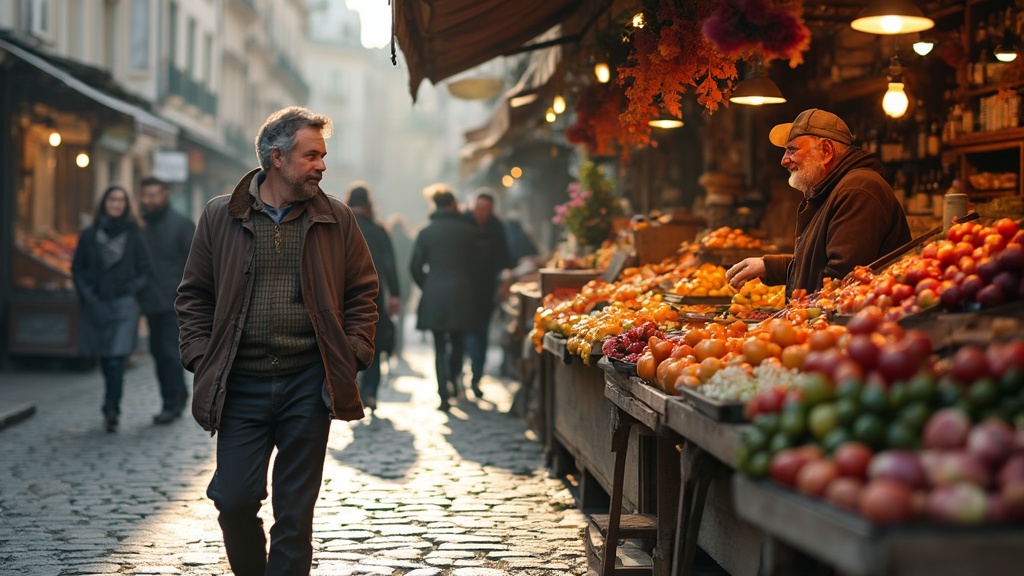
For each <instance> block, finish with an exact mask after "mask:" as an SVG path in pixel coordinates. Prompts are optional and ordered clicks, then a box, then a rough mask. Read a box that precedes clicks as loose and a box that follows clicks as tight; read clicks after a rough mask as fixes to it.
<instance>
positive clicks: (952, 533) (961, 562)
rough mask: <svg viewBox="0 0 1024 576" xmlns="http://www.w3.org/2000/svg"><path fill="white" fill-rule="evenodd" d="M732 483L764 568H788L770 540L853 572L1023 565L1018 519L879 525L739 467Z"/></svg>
mask: <svg viewBox="0 0 1024 576" xmlns="http://www.w3.org/2000/svg"><path fill="white" fill-rule="evenodd" d="M733 490H734V494H735V498H736V510H737V512H738V513H739V514H740V516H741V517H743V518H744V519H746V520H748V521H749V522H751V523H752V524H754V525H756V526H758V527H759V528H760V529H761V530H763V531H764V532H765V534H766V536H767V538H768V539H769V542H767V543H766V547H765V551H766V553H765V554H764V570H763V573H765V574H779V573H786V574H788V573H792V568H791V567H790V566H787V565H786V560H787V558H786V557H785V554H784V552H785V550H780V549H779V547H777V546H775V545H774V542H772V541H771V540H774V539H777V540H778V541H781V542H783V543H785V544H788V545H791V546H793V547H794V548H796V549H798V550H800V551H801V552H803V553H806V554H807V555H809V556H811V557H813V558H816V559H818V560H820V561H821V562H824V563H825V564H828V565H830V566H833V567H835V569H836V570H837V571H839V572H841V573H843V574H850V575H852V576H862V575H863V576H867V575H869V574H891V575H893V576H918V575H920V576H940V575H944V574H949V575H951V576H952V575H956V576H960V575H964V574H984V575H985V576H1001V575H1004V574H1005V575H1007V576H1009V575H1011V574H1013V575H1017V574H1021V573H1022V570H1024V569H1022V567H1021V560H1022V559H1024V529H1022V528H1021V527H1020V526H976V527H971V526H946V525H936V524H927V525H925V524H918V525H906V526H891V527H885V526H878V525H875V524H872V523H871V522H868V521H867V520H865V519H864V518H862V517H861V516H859V515H856V514H853V513H850V512H846V511H843V510H841V509H839V508H836V507H834V506H831V505H828V504H825V503H824V502H820V501H817V500H812V499H810V498H807V497H804V496H802V495H800V494H798V493H796V492H794V491H792V490H788V489H786V488H783V487H781V486H776V485H774V484H771V483H770V482H769V481H756V480H752V479H750V478H747V477H745V476H742V475H740V474H737V475H736V476H735V477H734V479H733ZM780 519H785V521H780ZM777 552H779V553H778V554H777Z"/></svg>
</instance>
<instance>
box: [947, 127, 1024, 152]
mask: <svg viewBox="0 0 1024 576" xmlns="http://www.w3.org/2000/svg"><path fill="white" fill-rule="evenodd" d="M1013 140H1024V127H1017V128H1005V129H1003V130H989V131H986V132H971V133H970V134H965V135H963V136H961V137H959V138H957V139H956V140H950V141H949V142H947V143H946V148H965V147H967V146H978V145H983V144H996V143H1002V142H1009V141H1013Z"/></svg>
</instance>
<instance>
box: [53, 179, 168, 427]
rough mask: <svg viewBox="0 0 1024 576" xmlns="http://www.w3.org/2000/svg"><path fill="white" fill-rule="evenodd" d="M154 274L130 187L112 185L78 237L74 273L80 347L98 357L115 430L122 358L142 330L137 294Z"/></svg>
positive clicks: (108, 422)
mask: <svg viewBox="0 0 1024 576" xmlns="http://www.w3.org/2000/svg"><path fill="white" fill-rule="evenodd" d="M150 274H151V265H150V261H149V255H148V254H147V253H146V245H145V243H144V242H143V240H142V234H141V232H140V231H139V226H138V224H137V222H136V220H135V215H134V214H133V213H132V210H131V200H130V199H129V197H128V191H127V190H125V188H124V187H122V186H117V185H115V186H111V187H109V188H107V189H106V191H105V192H104V193H103V197H102V198H101V199H100V202H99V206H97V208H96V217H95V219H94V220H93V223H92V225H91V226H89V227H88V228H86V229H85V230H83V231H82V234H81V235H80V236H79V237H78V247H77V248H76V249H75V256H74V259H73V260H72V262H71V277H72V280H73V282H74V284H75V289H76V290H77V291H78V298H79V300H80V302H81V304H82V314H81V315H80V318H79V325H78V327H79V336H78V343H79V353H80V354H81V355H82V356H87V357H93V358H99V361H100V369H101V370H102V372H103V383H104V387H105V392H104V397H103V418H104V427H105V428H106V430H107V432H116V431H117V425H118V419H119V418H120V416H121V393H122V391H123V389H124V362H125V358H127V357H128V356H129V355H130V354H131V353H132V352H133V351H134V350H135V341H136V338H137V336H138V328H139V305H138V302H137V301H136V296H138V294H139V292H140V291H141V290H142V289H143V288H144V287H145V286H146V283H147V282H149V277H150Z"/></svg>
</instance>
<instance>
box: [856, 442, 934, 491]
mask: <svg viewBox="0 0 1024 576" xmlns="http://www.w3.org/2000/svg"><path fill="white" fill-rule="evenodd" d="M868 478H870V479H872V480H875V479H877V478H888V479H890V480H895V481H897V482H899V483H901V484H903V485H904V486H906V487H907V488H910V489H912V490H913V489H917V488H924V487H926V486H927V485H928V475H927V473H926V472H925V469H924V466H922V465H921V461H920V460H919V459H918V457H917V454H915V453H914V452H911V451H909V450H885V451H883V452H879V453H878V454H875V457H874V458H872V459H871V463H870V464H869V465H868Z"/></svg>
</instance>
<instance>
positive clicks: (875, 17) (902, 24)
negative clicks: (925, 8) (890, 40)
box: [850, 0, 935, 34]
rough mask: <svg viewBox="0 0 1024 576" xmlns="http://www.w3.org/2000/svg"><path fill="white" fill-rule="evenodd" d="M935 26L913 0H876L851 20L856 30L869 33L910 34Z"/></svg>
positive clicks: (851, 24)
mask: <svg viewBox="0 0 1024 576" xmlns="http://www.w3.org/2000/svg"><path fill="white" fill-rule="evenodd" d="M934 26H935V21H934V20H932V19H931V18H928V17H927V16H925V15H924V12H922V11H921V9H920V8H918V7H917V5H916V4H914V3H913V2H912V1H911V0H875V1H874V2H872V3H871V4H869V5H868V6H867V7H866V8H864V9H863V10H861V11H860V14H858V15H857V18H856V19H855V20H854V21H853V22H850V27H851V28H853V29H854V30H857V31H860V32H867V33H869V34H909V33H911V32H921V31H922V30H928V29H930V28H932V27H934Z"/></svg>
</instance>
